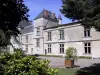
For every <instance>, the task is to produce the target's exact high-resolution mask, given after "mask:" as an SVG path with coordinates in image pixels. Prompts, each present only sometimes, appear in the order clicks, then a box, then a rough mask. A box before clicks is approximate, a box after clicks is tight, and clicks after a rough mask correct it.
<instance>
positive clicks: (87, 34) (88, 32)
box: [84, 28, 90, 37]
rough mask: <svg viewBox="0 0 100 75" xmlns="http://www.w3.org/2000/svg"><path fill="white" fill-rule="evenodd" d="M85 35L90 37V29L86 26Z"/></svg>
mask: <svg viewBox="0 0 100 75" xmlns="http://www.w3.org/2000/svg"><path fill="white" fill-rule="evenodd" d="M84 37H90V29H89V28H88V29H87V28H84Z"/></svg>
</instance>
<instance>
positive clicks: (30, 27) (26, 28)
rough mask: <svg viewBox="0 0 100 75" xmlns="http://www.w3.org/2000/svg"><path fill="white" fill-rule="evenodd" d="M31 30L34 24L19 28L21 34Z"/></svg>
mask: <svg viewBox="0 0 100 75" xmlns="http://www.w3.org/2000/svg"><path fill="white" fill-rule="evenodd" d="M33 30H34V26H33V25H30V26H27V27H25V28H24V29H23V30H21V34H26V33H30V32H33Z"/></svg>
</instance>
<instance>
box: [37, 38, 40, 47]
mask: <svg viewBox="0 0 100 75" xmlns="http://www.w3.org/2000/svg"><path fill="white" fill-rule="evenodd" d="M37 47H40V39H37Z"/></svg>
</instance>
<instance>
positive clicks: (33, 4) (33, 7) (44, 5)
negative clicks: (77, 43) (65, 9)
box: [24, 0, 71, 24]
mask: <svg viewBox="0 0 100 75" xmlns="http://www.w3.org/2000/svg"><path fill="white" fill-rule="evenodd" d="M24 1H25V4H26V6H28V8H29V10H30V11H29V15H30V17H29V19H30V20H33V19H34V18H35V17H36V16H37V15H38V14H39V13H40V12H41V11H42V10H43V9H46V10H49V11H51V12H54V13H55V14H56V16H57V17H58V15H59V14H61V13H60V11H59V9H60V8H61V5H62V2H61V0H24ZM61 16H62V23H63V24H65V23H70V22H71V20H70V19H67V18H66V17H64V16H63V14H61Z"/></svg>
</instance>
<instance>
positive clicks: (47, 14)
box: [34, 10, 57, 20]
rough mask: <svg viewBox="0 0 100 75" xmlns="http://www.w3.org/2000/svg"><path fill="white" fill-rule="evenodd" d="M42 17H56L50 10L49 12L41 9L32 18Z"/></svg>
mask: <svg viewBox="0 0 100 75" xmlns="http://www.w3.org/2000/svg"><path fill="white" fill-rule="evenodd" d="M42 17H46V18H49V19H54V20H57V18H56V16H55V13H52V12H50V11H48V10H43V11H42V12H41V13H40V14H39V15H38V16H36V17H35V19H34V20H36V19H39V18H42Z"/></svg>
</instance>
